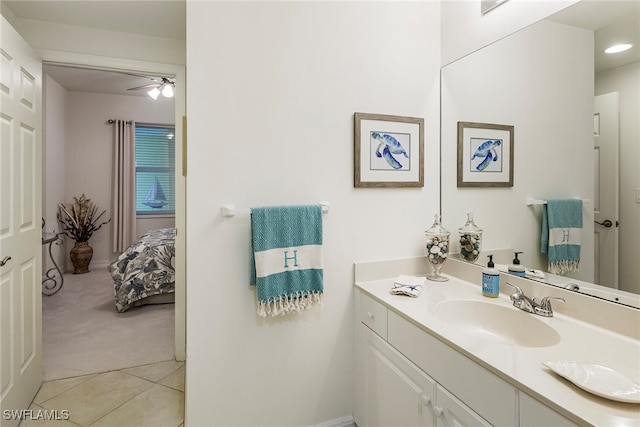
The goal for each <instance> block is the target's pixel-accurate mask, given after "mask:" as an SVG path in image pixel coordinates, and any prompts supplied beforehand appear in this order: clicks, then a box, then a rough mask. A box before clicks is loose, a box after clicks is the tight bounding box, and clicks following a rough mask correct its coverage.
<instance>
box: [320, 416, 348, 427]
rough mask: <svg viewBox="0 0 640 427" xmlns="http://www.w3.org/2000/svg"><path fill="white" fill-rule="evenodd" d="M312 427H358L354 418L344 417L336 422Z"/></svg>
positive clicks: (326, 422) (327, 422)
mask: <svg viewBox="0 0 640 427" xmlns="http://www.w3.org/2000/svg"><path fill="white" fill-rule="evenodd" d="M310 427H356V423H355V421H354V420H353V417H342V418H336V419H334V420H329V421H325V422H323V423H320V424H315V425H313V426H310Z"/></svg>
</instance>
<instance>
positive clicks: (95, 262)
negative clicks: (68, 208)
mask: <svg viewBox="0 0 640 427" xmlns="http://www.w3.org/2000/svg"><path fill="white" fill-rule="evenodd" d="M67 100H68V103H67V107H66V111H67V116H66V120H67V122H66V130H67V133H66V147H65V151H66V159H65V165H66V176H65V191H64V200H61V201H64V202H65V205H66V204H67V203H72V201H73V197H79V196H80V195H81V194H82V193H84V194H85V195H86V196H87V197H88V198H90V199H91V200H92V201H93V202H94V203H95V204H96V205H97V206H98V209H99V211H102V210H103V209H106V210H107V213H106V214H105V218H107V219H108V218H111V216H112V215H111V211H112V158H113V125H108V124H107V123H106V122H107V120H108V119H117V118H122V119H125V120H135V121H138V122H145V123H161V124H173V123H174V105H173V100H171V99H166V98H158V99H157V100H156V101H154V100H153V99H151V98H149V97H148V96H124V95H108V94H99V93H89V92H69V93H68V96H67ZM146 221H152V222H153V226H152V227H149V226H147V225H145V224H144V223H143V222H146ZM137 222H138V227H139V228H140V230H143V231H146V230H148V229H150V228H154V226H156V225H161V226H162V227H170V226H172V225H173V219H172V218H168V219H166V222H165V221H163V222H162V223H161V224H160V223H157V222H156V221H155V220H153V219H149V220H147V219H140V220H138V221H137ZM111 230H112V224H111V223H109V224H107V225H105V226H103V227H102V228H101V229H100V230H98V231H97V232H96V233H95V234H94V235H93V236H92V237H91V240H90V241H89V244H90V245H91V246H92V247H93V251H94V252H93V259H92V261H91V264H92V266H93V268H99V267H103V266H106V265H107V264H108V263H109V262H110V261H112V260H113V259H114V258H115V257H116V256H117V254H116V253H113V252H112V231H111ZM140 230H139V231H138V234H141V232H140ZM71 245H73V242H71V243H70V245H67V250H66V252H67V258H68V252H69V249H70V248H71Z"/></svg>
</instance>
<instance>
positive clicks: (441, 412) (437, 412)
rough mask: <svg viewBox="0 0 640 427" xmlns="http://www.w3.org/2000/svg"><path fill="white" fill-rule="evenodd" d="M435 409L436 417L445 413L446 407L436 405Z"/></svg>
mask: <svg viewBox="0 0 640 427" xmlns="http://www.w3.org/2000/svg"><path fill="white" fill-rule="evenodd" d="M433 411H434V412H435V413H436V417H441V416H442V414H444V409H442V408H441V407H439V406H434V407H433Z"/></svg>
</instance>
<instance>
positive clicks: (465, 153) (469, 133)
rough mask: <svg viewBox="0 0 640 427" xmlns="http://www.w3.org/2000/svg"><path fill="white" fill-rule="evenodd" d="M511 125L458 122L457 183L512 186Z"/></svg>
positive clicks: (476, 185) (459, 184) (480, 185)
mask: <svg viewBox="0 0 640 427" xmlns="http://www.w3.org/2000/svg"><path fill="white" fill-rule="evenodd" d="M513 134H514V127H513V126H510V125H498V124H490V123H474V122H458V165H457V166H458V187H513Z"/></svg>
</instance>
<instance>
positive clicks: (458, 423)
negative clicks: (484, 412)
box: [435, 385, 491, 427]
mask: <svg viewBox="0 0 640 427" xmlns="http://www.w3.org/2000/svg"><path fill="white" fill-rule="evenodd" d="M435 412H436V415H437V423H436V426H437V427H476V426H477V427H491V424H489V423H488V422H487V421H485V420H484V419H483V418H482V417H481V416H480V415H478V414H476V413H475V412H473V411H472V410H471V409H470V408H469V407H468V406H467V405H465V404H464V403H462V402H461V401H460V400H458V399H457V398H456V397H455V396H454V395H452V394H451V393H449V392H448V391H447V390H445V389H444V388H442V386H440V385H438V392H437V398H436V406H435Z"/></svg>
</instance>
